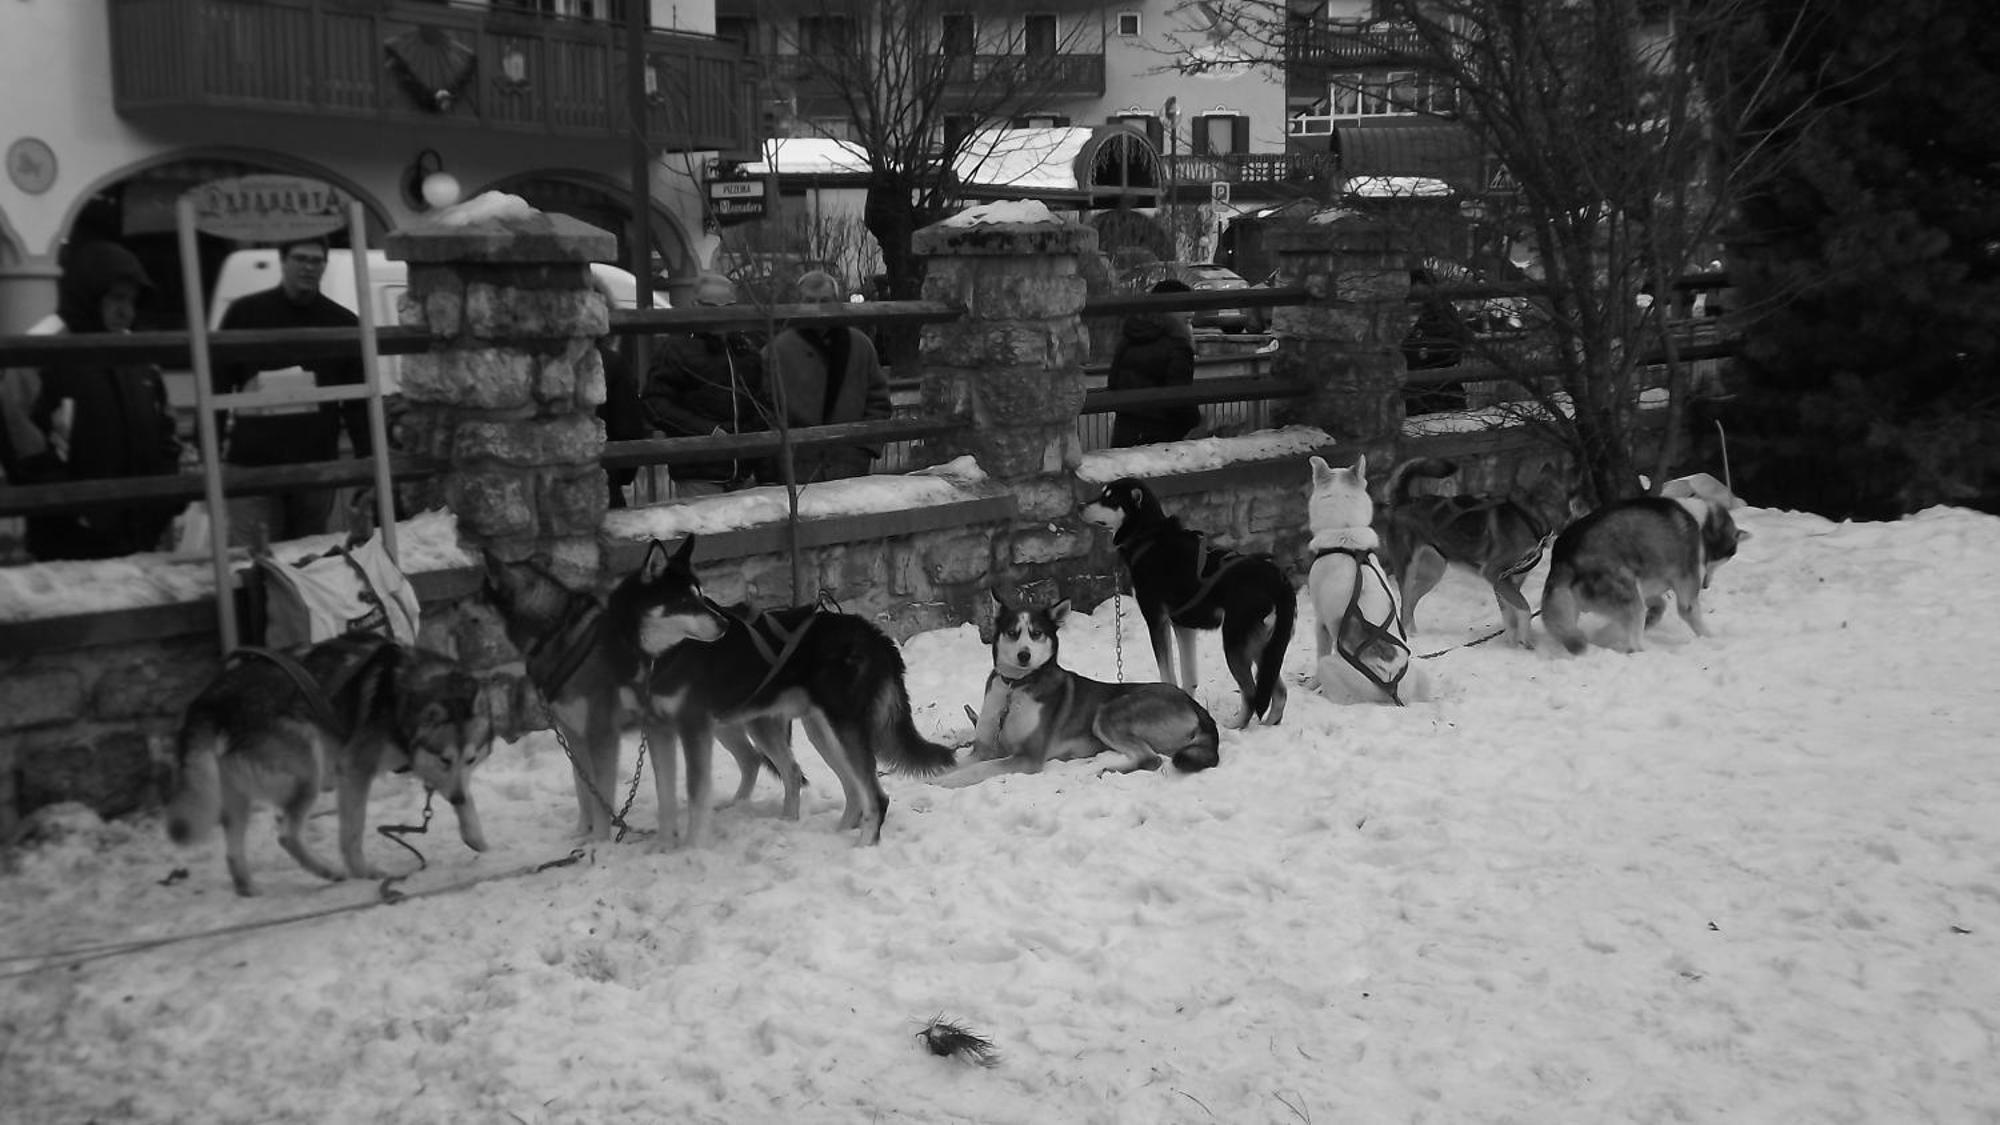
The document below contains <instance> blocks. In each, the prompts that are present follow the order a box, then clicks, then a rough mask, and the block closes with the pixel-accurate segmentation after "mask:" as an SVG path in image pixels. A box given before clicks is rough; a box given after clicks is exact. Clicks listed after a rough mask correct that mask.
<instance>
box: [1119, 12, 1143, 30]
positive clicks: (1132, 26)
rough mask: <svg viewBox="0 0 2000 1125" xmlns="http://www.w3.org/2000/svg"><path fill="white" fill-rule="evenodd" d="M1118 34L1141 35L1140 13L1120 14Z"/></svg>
mask: <svg viewBox="0 0 2000 1125" xmlns="http://www.w3.org/2000/svg"><path fill="white" fill-rule="evenodd" d="M1118 34H1120V35H1137V34H1139V13H1137V12H1120V13H1118Z"/></svg>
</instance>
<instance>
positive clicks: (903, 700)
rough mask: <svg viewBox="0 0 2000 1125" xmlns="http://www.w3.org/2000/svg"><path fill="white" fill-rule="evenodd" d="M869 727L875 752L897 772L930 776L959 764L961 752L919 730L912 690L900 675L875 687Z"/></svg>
mask: <svg viewBox="0 0 2000 1125" xmlns="http://www.w3.org/2000/svg"><path fill="white" fill-rule="evenodd" d="M868 728H869V730H868V734H869V741H870V742H872V743H873V744H874V745H875V747H876V753H877V754H878V755H880V757H881V759H882V760H883V761H884V762H885V763H887V764H888V766H889V768H891V769H893V770H895V771H896V772H898V773H912V774H916V775H917V776H918V777H930V776H931V775H933V774H939V773H943V772H944V771H946V770H948V769H950V768H951V767H952V766H954V765H956V764H957V759H958V754H957V752H956V751H954V750H953V749H952V748H951V747H949V746H940V745H938V744H937V743H935V742H932V741H931V740H930V739H928V738H925V737H924V736H923V735H921V734H919V733H917V724H916V723H915V721H913V720H912V719H911V717H910V692H909V689H908V688H907V687H905V686H903V677H902V676H900V675H897V676H894V677H892V678H890V679H887V680H885V681H884V682H883V684H882V686H881V687H880V688H878V689H877V690H876V692H875V698H874V699H873V700H872V701H871V702H870V703H869V706H868Z"/></svg>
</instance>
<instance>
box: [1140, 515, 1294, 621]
mask: <svg viewBox="0 0 2000 1125" xmlns="http://www.w3.org/2000/svg"><path fill="white" fill-rule="evenodd" d="M1188 534H1190V535H1193V536H1194V542H1195V557H1194V572H1195V575H1196V576H1197V577H1198V578H1199V579H1200V584H1199V585H1197V586H1196V587H1195V590H1194V593H1193V594H1191V595H1189V596H1188V598H1187V600H1186V601H1184V602H1182V603H1181V604H1179V605H1177V606H1172V607H1169V608H1168V610H1167V617H1168V618H1170V619H1172V618H1178V617H1180V616H1181V615H1182V614H1185V613H1187V612H1189V611H1190V610H1192V609H1194V607H1196V606H1198V605H1200V604H1201V603H1202V601H1203V600H1204V599H1206V598H1207V597H1208V595H1209V594H1211V593H1213V592H1214V591H1215V587H1216V586H1217V585H1219V584H1220V583H1221V582H1222V576H1223V575H1225V574H1228V573H1229V572H1230V571H1232V570H1235V569H1236V568H1237V567H1239V566H1242V565H1243V564H1244V563H1247V562H1250V561H1251V560H1253V559H1268V558H1270V557H1271V556H1270V555H1268V554H1256V555H1246V554H1243V553H1242V552H1240V551H1232V550H1230V549H1229V548H1227V547H1210V546H1209V545H1208V536H1206V535H1203V534H1202V533H1201V532H1199V531H1193V532H1189V533H1188ZM1158 542H1159V537H1158V535H1150V536H1148V537H1146V538H1145V539H1143V540H1141V541H1140V542H1138V543H1135V544H1133V545H1132V549H1131V553H1130V554H1129V555H1127V556H1126V560H1125V569H1126V570H1133V569H1136V568H1137V567H1138V565H1139V560H1140V559H1141V558H1143V557H1144V556H1145V554H1146V552H1147V551H1150V550H1152V549H1153V546H1154V544H1156V543H1158Z"/></svg>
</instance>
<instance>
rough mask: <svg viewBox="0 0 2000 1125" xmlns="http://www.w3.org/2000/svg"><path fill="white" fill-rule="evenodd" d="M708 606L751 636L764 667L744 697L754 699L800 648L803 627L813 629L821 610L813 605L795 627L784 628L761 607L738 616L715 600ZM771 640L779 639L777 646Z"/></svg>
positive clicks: (803, 634) (804, 629)
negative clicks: (809, 611) (810, 610)
mask: <svg viewBox="0 0 2000 1125" xmlns="http://www.w3.org/2000/svg"><path fill="white" fill-rule="evenodd" d="M708 608H709V609H711V610H714V611H715V612H716V613H717V614H719V615H720V616H722V617H724V618H726V619H728V620H730V621H734V622H735V623H736V624H738V625H741V626H743V631H744V632H745V633H746V634H748V636H749V637H750V644H751V645H752V646H753V647H754V648H756V650H757V655H758V656H760V657H762V658H763V661H764V664H765V668H766V671H765V672H764V678H763V679H761V680H759V681H757V686H756V687H754V688H752V689H750V694H749V695H747V696H745V697H744V698H746V699H755V698H756V697H757V693H758V692H761V691H763V690H764V689H765V688H767V687H769V686H771V681H772V680H773V679H775V678H776V677H777V675H778V670H779V669H780V668H783V667H784V666H785V664H786V663H787V662H789V661H790V660H791V659H792V657H793V656H794V655H795V654H796V653H797V652H798V651H799V642H800V641H802V640H804V639H805V635H806V630H808V629H810V628H812V624H813V622H814V621H817V620H819V612H820V611H819V607H818V606H814V607H813V611H812V612H811V613H809V614H807V615H806V619H805V620H804V621H801V622H799V627H798V628H797V629H792V630H787V629H786V628H785V627H784V626H783V625H781V624H779V623H778V622H777V621H775V620H773V619H772V617H771V615H770V614H768V613H766V612H764V611H763V610H760V609H753V610H751V611H750V612H748V613H746V614H744V615H742V616H740V617H739V616H737V615H736V614H734V613H731V612H729V610H728V609H726V608H725V607H723V606H720V605H717V604H716V603H714V602H709V603H708ZM774 639H775V640H776V641H777V642H778V644H777V646H776V647H773V645H772V643H771V642H772V641H773V640H774Z"/></svg>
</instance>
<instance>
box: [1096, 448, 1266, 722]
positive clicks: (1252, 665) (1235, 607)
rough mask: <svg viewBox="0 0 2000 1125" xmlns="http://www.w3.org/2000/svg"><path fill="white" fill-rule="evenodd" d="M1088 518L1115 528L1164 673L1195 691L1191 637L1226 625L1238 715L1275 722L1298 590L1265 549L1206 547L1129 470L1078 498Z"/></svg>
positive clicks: (1225, 654) (1233, 718)
mask: <svg viewBox="0 0 2000 1125" xmlns="http://www.w3.org/2000/svg"><path fill="white" fill-rule="evenodd" d="M1079 514H1080V515H1082V517H1083V519H1084V522H1086V523H1090V524H1094V525H1096V526H1098V527H1101V528H1104V529H1105V530H1107V531H1109V532H1111V543H1112V545H1113V546H1114V547H1116V548H1117V549H1118V556H1119V558H1120V559H1122V560H1123V561H1124V563H1125V569H1126V570H1127V571H1128V572H1130V574H1131V575H1132V597H1133V598H1134V599H1135V600H1137V601H1138V603H1139V613H1140V615H1141V616H1143V617H1145V619H1146V632H1147V633H1148V634H1149V635H1150V638H1151V640H1152V644H1153V660H1154V663H1155V665H1156V666H1157V667H1158V669H1159V673H1160V679H1161V680H1162V681H1163V682H1166V683H1170V684H1178V685H1179V686H1180V687H1181V688H1183V689H1185V690H1186V691H1188V692H1190V693H1192V692H1193V691H1194V688H1195V683H1196V677H1195V670H1194V649H1195V637H1196V635H1197V634H1199V633H1201V632H1203V631H1207V630H1220V631H1221V633H1222V655H1223V659H1224V661H1225V662H1227V664H1228V665H1229V674H1230V676H1231V677H1232V678H1234V679H1235V681H1236V688H1237V690H1238V691H1239V692H1240V693H1241V694H1242V701H1241V706H1240V707H1239V708H1238V709H1237V712H1236V714H1234V715H1231V716H1229V717H1228V719H1226V720H1225V721H1226V723H1227V724H1228V725H1229V726H1231V727H1243V726H1246V725H1248V724H1249V722H1250V720H1251V719H1253V718H1258V719H1262V720H1263V721H1264V722H1265V723H1266V724H1269V725H1275V724H1276V723H1277V722H1278V721H1279V720H1280V719H1282V718H1283V717H1284V714H1285V684H1284V681H1283V680H1282V679H1280V678H1279V672H1280V671H1281V670H1282V668H1283V665H1284V662H1285V648H1286V646H1287V645H1289V644H1291V641H1292V627H1293V625H1294V623H1295V620H1296V618H1297V616H1298V591H1297V589H1295V588H1294V587H1293V586H1292V582H1291V579H1289V578H1287V577H1285V572H1284V571H1283V570H1281V569H1279V567H1278V564H1277V563H1275V562H1273V561H1272V559H1271V557H1270V556H1269V555H1263V554H1244V553H1239V552H1236V551H1231V550H1228V549H1225V548H1220V547H1215V546H1213V545H1211V544H1210V543H1209V542H1208V540H1207V538H1206V537H1205V536H1203V535H1202V533H1201V532H1199V531H1194V530H1191V529H1189V528H1187V527H1185V526H1183V525H1182V524H1181V521H1180V519H1179V518H1178V517H1175V516H1170V515H1168V514H1167V513H1166V510H1165V509H1164V508H1162V507H1161V506H1160V501H1159V498H1158V497H1156V496H1154V495H1153V490H1152V489H1150V488H1148V487H1146V485H1145V484H1144V483H1142V482H1140V481H1137V480H1133V479H1132V478H1130V477H1127V478H1124V479H1122V480H1115V481H1112V482H1111V483H1110V484H1107V485H1105V486H1104V490H1103V491H1102V492H1100V493H1098V495H1097V497H1096V499H1093V500H1091V501H1090V502H1089V503H1086V504H1085V505H1083V507H1082V509H1081V511H1080V513H1079Z"/></svg>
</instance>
